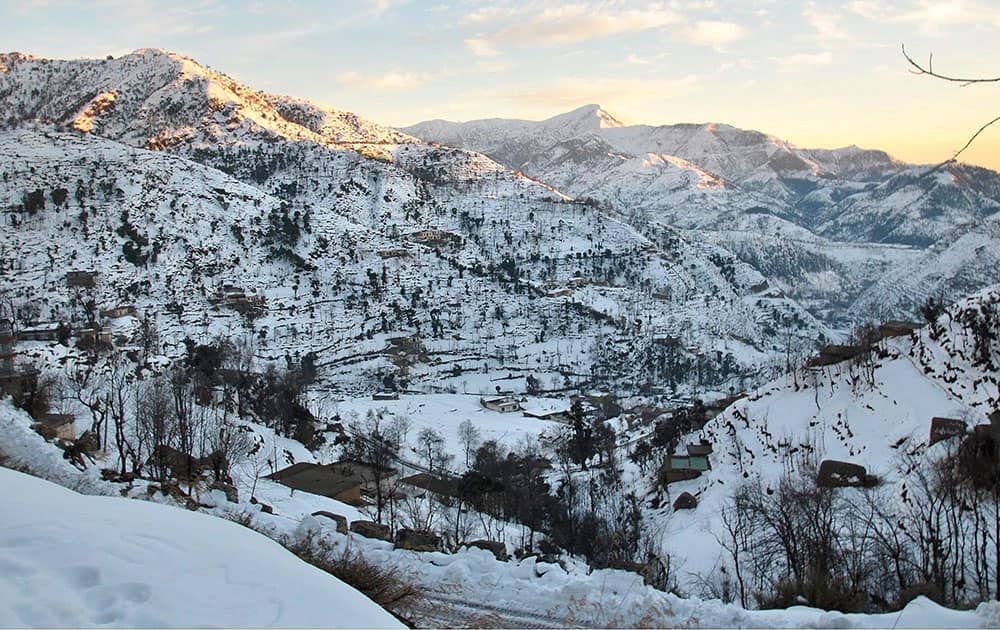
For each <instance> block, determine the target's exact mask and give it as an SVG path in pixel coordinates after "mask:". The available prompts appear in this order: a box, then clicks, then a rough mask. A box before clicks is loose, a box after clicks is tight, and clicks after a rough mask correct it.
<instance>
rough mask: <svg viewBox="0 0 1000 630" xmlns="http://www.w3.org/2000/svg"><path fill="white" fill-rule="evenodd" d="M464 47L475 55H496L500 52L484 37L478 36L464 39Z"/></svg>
mask: <svg viewBox="0 0 1000 630" xmlns="http://www.w3.org/2000/svg"><path fill="white" fill-rule="evenodd" d="M463 43H464V44H465V47H466V48H468V49H469V50H471V51H472V54H473V55H475V56H477V57H496V56H498V55H499V54H500V51H499V50H497V49H496V48H494V47H493V45H492V44H490V43H489V42H488V41H486V40H485V39H481V38H478V37H473V38H470V39H466V40H465V41H464V42H463Z"/></svg>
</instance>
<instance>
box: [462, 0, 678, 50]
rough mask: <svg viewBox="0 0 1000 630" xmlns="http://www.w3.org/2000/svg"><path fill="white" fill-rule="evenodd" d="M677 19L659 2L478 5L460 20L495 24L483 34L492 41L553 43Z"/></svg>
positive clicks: (633, 30) (659, 25)
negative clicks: (623, 5) (635, 5)
mask: <svg viewBox="0 0 1000 630" xmlns="http://www.w3.org/2000/svg"><path fill="white" fill-rule="evenodd" d="M679 20H680V16H679V15H678V14H677V13H675V12H674V11H671V10H669V9H664V8H662V7H661V6H651V7H647V8H645V9H621V8H617V7H609V6H604V5H599V6H589V5H586V4H567V5H563V6H551V7H546V8H544V9H541V10H538V9H536V8H533V7H530V6H521V7H518V8H511V7H503V8H501V7H495V6H488V7H480V8H479V9H477V10H475V11H473V12H472V13H470V14H468V15H467V16H465V18H463V20H462V23H464V24H475V25H479V26H493V27H495V28H494V29H493V30H492V32H491V33H490V34H489V35H487V36H484V38H485V39H487V40H488V41H489V42H490V43H491V44H493V45H496V44H500V43H510V44H518V45H533V44H534V45H542V46H553V45H557V44H567V43H572V42H580V41H586V40H590V39H596V38H599V37H609V36H612V35H621V34H625V33H636V32H640V31H645V30H650V29H658V28H662V27H664V26H667V25H670V24H674V23H676V22H678V21H679Z"/></svg>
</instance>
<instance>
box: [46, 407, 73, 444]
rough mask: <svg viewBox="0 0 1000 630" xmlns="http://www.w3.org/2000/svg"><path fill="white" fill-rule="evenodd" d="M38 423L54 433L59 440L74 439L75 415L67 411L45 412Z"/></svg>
mask: <svg viewBox="0 0 1000 630" xmlns="http://www.w3.org/2000/svg"><path fill="white" fill-rule="evenodd" d="M39 423H40V424H41V425H42V426H43V427H45V428H46V429H48V430H50V431H52V432H53V433H54V434H55V437H56V439H59V440H75V439H76V417H75V416H73V415H72V414H67V413H47V414H45V415H43V416H42V418H41V419H40V420H39Z"/></svg>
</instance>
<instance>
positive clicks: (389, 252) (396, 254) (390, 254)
mask: <svg viewBox="0 0 1000 630" xmlns="http://www.w3.org/2000/svg"><path fill="white" fill-rule="evenodd" d="M378 255H379V256H381V257H382V259H383V260H384V259H386V258H404V257H406V256H409V255H410V252H409V250H406V249H402V248H399V249H383V250H381V251H379V253H378Z"/></svg>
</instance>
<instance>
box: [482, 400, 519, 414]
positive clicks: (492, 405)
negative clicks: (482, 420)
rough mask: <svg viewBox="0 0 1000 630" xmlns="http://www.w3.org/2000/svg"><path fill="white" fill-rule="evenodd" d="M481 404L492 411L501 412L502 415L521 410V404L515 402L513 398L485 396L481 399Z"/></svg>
mask: <svg viewBox="0 0 1000 630" xmlns="http://www.w3.org/2000/svg"><path fill="white" fill-rule="evenodd" d="M479 404H481V405H482V406H483V407H486V408H487V409H490V410H491V411H499V412H500V413H511V412H513V411H520V410H521V403H519V402H518V401H517V400H515V399H514V397H513V396H484V397H482V398H480V399H479Z"/></svg>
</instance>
